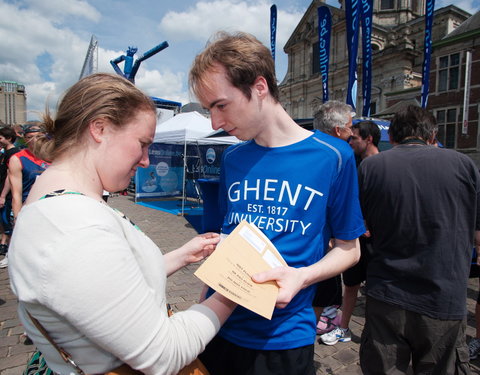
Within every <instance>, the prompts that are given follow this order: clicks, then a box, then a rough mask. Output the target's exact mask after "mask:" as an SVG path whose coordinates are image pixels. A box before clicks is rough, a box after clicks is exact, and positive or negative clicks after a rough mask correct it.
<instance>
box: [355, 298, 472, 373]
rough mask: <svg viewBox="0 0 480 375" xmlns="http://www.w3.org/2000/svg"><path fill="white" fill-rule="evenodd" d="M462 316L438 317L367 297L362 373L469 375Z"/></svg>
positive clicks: (361, 352) (361, 349)
mask: <svg viewBox="0 0 480 375" xmlns="http://www.w3.org/2000/svg"><path fill="white" fill-rule="evenodd" d="M465 327H466V318H465V319H463V320H440V319H433V318H430V317H428V316H425V315H422V314H418V313H415V312H412V311H407V310H404V309H402V308H400V307H397V306H395V305H391V304H388V303H385V302H382V301H379V300H377V299H374V298H372V297H367V302H366V309H365V328H364V330H363V333H362V341H361V346H360V366H361V368H362V371H363V373H364V374H366V375H374V374H382V375H390V374H405V373H406V371H407V368H408V365H409V363H410V360H411V362H412V367H413V371H414V373H415V374H422V375H423V374H425V375H426V374H432V375H433V374H445V375H455V374H470V365H469V363H468V362H469V354H468V347H467V343H466V338H465Z"/></svg>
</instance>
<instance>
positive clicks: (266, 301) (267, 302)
mask: <svg viewBox="0 0 480 375" xmlns="http://www.w3.org/2000/svg"><path fill="white" fill-rule="evenodd" d="M281 266H287V263H286V262H285V260H284V259H283V258H282V256H281V255H280V253H279V252H278V250H277V249H276V248H275V246H274V245H273V244H272V243H271V242H270V240H269V239H268V238H267V237H266V236H265V235H264V234H263V233H262V231H261V230H260V229H258V228H257V227H256V226H255V225H254V224H250V223H248V222H247V221H245V220H243V221H242V222H241V223H240V224H238V225H237V227H236V228H235V230H234V231H233V232H232V233H230V234H229V235H228V236H227V237H226V238H225V239H224V240H223V241H222V242H221V243H220V244H219V245H218V246H217V248H216V250H215V251H214V252H213V253H212V255H210V257H209V258H208V259H207V260H206V261H205V262H204V263H203V264H202V265H201V266H200V267H199V268H198V269H197V271H196V272H195V276H197V277H198V278H199V279H200V280H202V281H203V282H204V283H205V284H207V285H208V286H209V287H211V288H212V289H214V290H215V291H217V292H219V293H220V294H222V295H223V296H225V297H227V298H228V299H230V300H232V301H234V302H236V303H238V304H239V305H241V306H243V307H245V308H247V309H249V310H251V311H253V312H255V313H257V314H259V315H261V316H263V317H265V318H267V319H272V314H273V309H274V308H275V301H276V300H277V295H278V285H277V283H276V282H275V281H269V282H266V283H262V284H257V283H255V282H254V281H252V278H251V277H252V275H254V274H256V273H259V272H263V271H266V270H269V269H271V268H274V267H281Z"/></svg>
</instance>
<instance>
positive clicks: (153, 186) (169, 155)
mask: <svg viewBox="0 0 480 375" xmlns="http://www.w3.org/2000/svg"><path fill="white" fill-rule="evenodd" d="M148 157H149V159H150V165H149V167H148V168H138V169H137V173H136V174H135V185H136V196H137V198H154V197H172V196H178V195H181V194H182V190H183V188H182V184H183V145H167V144H160V143H153V144H152V145H151V146H150V147H149V149H148Z"/></svg>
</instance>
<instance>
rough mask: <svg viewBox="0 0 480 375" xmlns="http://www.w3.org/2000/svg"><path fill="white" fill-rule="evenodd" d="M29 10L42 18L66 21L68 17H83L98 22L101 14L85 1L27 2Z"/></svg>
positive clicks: (46, 0)
mask: <svg viewBox="0 0 480 375" xmlns="http://www.w3.org/2000/svg"><path fill="white" fill-rule="evenodd" d="M26 3H27V4H28V6H29V8H30V9H31V10H33V11H34V12H37V13H38V14H40V15H41V16H42V17H45V18H48V19H51V20H56V21H57V22H58V21H60V20H64V19H65V17H67V16H74V17H83V18H86V19H88V20H91V21H94V22H97V21H99V20H100V17H101V15H100V13H99V12H98V11H97V10H96V9H95V8H94V7H92V6H91V5H90V4H88V2H86V1H84V0H44V1H39V0H26Z"/></svg>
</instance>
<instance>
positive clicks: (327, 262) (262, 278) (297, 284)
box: [252, 239, 360, 308]
mask: <svg viewBox="0 0 480 375" xmlns="http://www.w3.org/2000/svg"><path fill="white" fill-rule="evenodd" d="M359 259H360V244H359V242H358V239H354V240H339V239H335V240H334V246H333V248H332V249H331V250H330V251H329V252H328V253H327V254H326V255H325V256H324V257H323V258H322V259H321V260H319V261H318V262H317V263H315V264H312V265H311V266H308V267H302V268H293V267H277V268H273V269H271V270H269V271H265V272H261V273H258V274H256V275H253V276H252V279H253V281H255V282H257V283H264V282H266V281H269V280H275V281H276V282H277V284H278V286H279V287H280V290H279V293H278V297H277V303H276V307H278V308H284V307H285V306H287V305H288V304H289V303H290V301H291V300H292V299H293V297H295V296H296V295H297V293H298V292H299V291H300V290H302V289H305V288H307V287H308V286H310V285H312V284H315V283H317V282H319V281H322V280H325V279H329V278H331V277H333V276H336V275H338V274H340V273H341V272H343V271H345V270H346V269H348V268H350V267H352V266H353V265H354V264H356V263H357V262H358V260H359Z"/></svg>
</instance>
